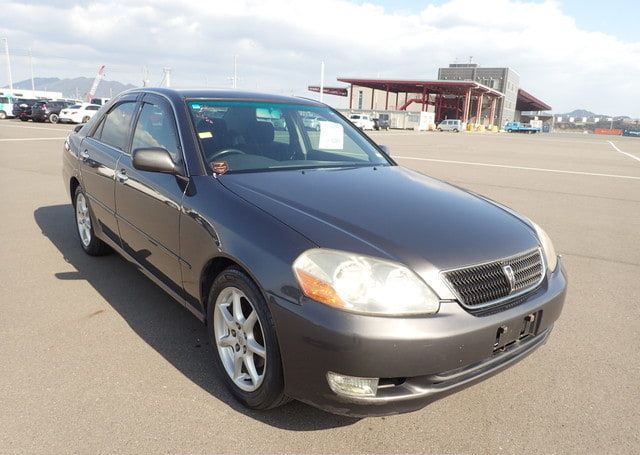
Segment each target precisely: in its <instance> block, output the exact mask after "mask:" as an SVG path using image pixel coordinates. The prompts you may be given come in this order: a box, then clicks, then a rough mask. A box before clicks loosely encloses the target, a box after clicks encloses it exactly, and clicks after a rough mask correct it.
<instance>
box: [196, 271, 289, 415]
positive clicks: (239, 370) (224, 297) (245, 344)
mask: <svg viewBox="0 0 640 455" xmlns="http://www.w3.org/2000/svg"><path fill="white" fill-rule="evenodd" d="M207 325H208V332H209V337H210V340H211V345H212V347H213V349H214V360H215V363H216V365H217V367H218V370H219V371H220V374H221V376H222V378H223V381H224V383H225V385H226V386H227V388H228V389H229V391H230V392H231V393H232V394H233V395H234V397H235V398H236V399H237V400H238V401H240V402H241V403H242V404H244V405H245V406H247V407H249V408H252V409H271V408H275V407H276V406H280V405H281V404H283V403H285V402H287V401H288V399H287V398H286V396H285V395H284V379H283V373H282V362H281V360H280V351H279V349H278V342H277V337H276V330H275V326H274V323H273V320H272V318H271V313H270V312H269V309H268V308H267V303H266V302H265V300H264V297H263V296H262V292H260V290H259V288H258V287H257V286H256V284H255V283H254V282H253V281H252V280H251V278H249V277H248V276H247V275H246V274H245V273H244V272H242V271H241V270H239V269H237V268H235V267H230V268H228V269H226V270H224V271H223V272H222V273H221V274H220V275H219V276H218V277H217V278H216V279H215V281H214V282H213V285H212V287H211V291H210V292H209V299H208V305H207Z"/></svg>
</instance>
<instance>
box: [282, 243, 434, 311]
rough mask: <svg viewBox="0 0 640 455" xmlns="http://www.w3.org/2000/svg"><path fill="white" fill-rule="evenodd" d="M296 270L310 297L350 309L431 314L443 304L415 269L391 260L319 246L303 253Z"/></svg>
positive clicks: (303, 289)
mask: <svg viewBox="0 0 640 455" xmlns="http://www.w3.org/2000/svg"><path fill="white" fill-rule="evenodd" d="M293 272H294V273H295V275H296V278H297V279H298V283H299V284H300V287H301V289H302V292H304V294H305V295H306V296H307V297H309V298H312V299H314V300H317V301H318V302H322V303H324V304H327V305H331V306H333V307H336V308H340V309H343V310H347V311H354V312H358V313H369V314H384V315H407V314H432V313H435V312H437V311H438V309H439V307H440V300H439V299H438V296H437V295H436V294H435V293H434V292H433V291H432V290H431V288H429V287H428V286H427V285H426V284H425V283H424V282H423V281H422V280H421V279H420V278H418V276H417V275H416V274H415V273H414V272H412V271H411V270H409V269H408V268H407V267H405V266H403V265H401V264H396V263H394V262H390V261H384V260H381V259H375V258H372V257H368V256H360V255H357V254H352V253H347V252H344V251H336V250H327V249H319V248H318V249H312V250H308V251H305V252H304V253H302V254H301V255H300V256H299V257H298V259H296V260H295V262H294V263H293Z"/></svg>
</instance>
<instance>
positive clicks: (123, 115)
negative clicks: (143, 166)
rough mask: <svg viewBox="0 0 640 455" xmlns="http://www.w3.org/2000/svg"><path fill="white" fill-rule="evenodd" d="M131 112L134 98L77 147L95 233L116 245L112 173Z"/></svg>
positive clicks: (126, 137) (126, 140)
mask: <svg viewBox="0 0 640 455" xmlns="http://www.w3.org/2000/svg"><path fill="white" fill-rule="evenodd" d="M135 108H136V99H135V95H132V96H131V97H126V98H123V99H122V100H120V101H119V102H118V103H117V104H115V105H114V106H113V107H112V109H110V110H109V112H108V113H107V114H106V115H105V116H103V118H102V119H101V120H100V122H98V124H97V126H96V127H95V128H94V130H93V131H92V132H91V134H90V135H89V136H87V137H86V138H85V139H84V140H83V141H82V143H81V144H80V152H79V153H80V174H81V178H82V186H83V188H84V190H85V192H86V193H87V196H88V197H89V202H90V204H91V209H92V211H93V214H94V215H95V217H96V221H97V224H98V229H99V230H100V231H102V233H103V234H104V235H105V236H107V237H109V238H110V239H111V240H112V241H113V242H116V243H119V237H118V225H117V223H116V217H115V208H116V204H115V172H116V165H117V163H118V160H119V159H120V156H121V155H122V153H123V151H124V150H127V148H128V144H129V140H130V135H131V122H132V119H133V114H134V113H135Z"/></svg>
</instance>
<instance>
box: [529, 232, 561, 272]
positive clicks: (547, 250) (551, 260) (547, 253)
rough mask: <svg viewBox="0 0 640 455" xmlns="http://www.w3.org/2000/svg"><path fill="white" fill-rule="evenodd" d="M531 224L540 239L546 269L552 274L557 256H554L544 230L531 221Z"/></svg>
mask: <svg viewBox="0 0 640 455" xmlns="http://www.w3.org/2000/svg"><path fill="white" fill-rule="evenodd" d="M531 224H533V227H534V228H535V229H536V234H538V239H540V244H541V245H542V251H543V252H544V257H545V258H546V259H547V269H549V271H551V272H553V271H554V270H555V269H556V266H557V265H558V255H557V254H556V250H555V248H554V247H553V243H552V242H551V239H550V238H549V236H548V235H547V233H546V232H544V229H542V228H541V227H540V226H538V225H537V224H536V223H534V222H533V221H532V222H531Z"/></svg>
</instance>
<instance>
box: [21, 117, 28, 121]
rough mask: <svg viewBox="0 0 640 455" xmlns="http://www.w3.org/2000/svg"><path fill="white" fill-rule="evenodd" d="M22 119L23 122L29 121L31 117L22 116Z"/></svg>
mask: <svg viewBox="0 0 640 455" xmlns="http://www.w3.org/2000/svg"><path fill="white" fill-rule="evenodd" d="M20 121H21V122H28V121H29V119H28V118H26V117H20Z"/></svg>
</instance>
